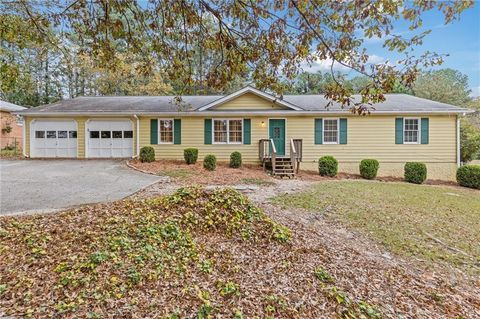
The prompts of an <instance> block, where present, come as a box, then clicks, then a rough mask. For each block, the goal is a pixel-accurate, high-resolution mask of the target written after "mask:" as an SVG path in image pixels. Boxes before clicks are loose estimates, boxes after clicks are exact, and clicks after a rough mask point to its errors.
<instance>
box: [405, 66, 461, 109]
mask: <svg viewBox="0 0 480 319" xmlns="http://www.w3.org/2000/svg"><path fill="white" fill-rule="evenodd" d="M413 92H414V94H415V95H416V96H418V97H423V98H426V99H430V100H433V101H438V102H443V103H448V104H453V105H458V106H465V104H466V103H467V102H468V101H469V100H470V97H469V94H470V90H469V89H468V76H467V75H465V74H462V73H461V72H460V71H457V70H453V69H441V70H435V71H428V72H426V73H423V74H422V75H420V76H419V77H418V79H417V80H416V81H415V84H414V86H413Z"/></svg>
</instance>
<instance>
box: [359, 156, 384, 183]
mask: <svg viewBox="0 0 480 319" xmlns="http://www.w3.org/2000/svg"><path fill="white" fill-rule="evenodd" d="M379 166H380V164H379V163H378V161H377V160H376V159H364V160H362V161H361V162H360V175H362V177H363V178H365V179H374V178H375V177H377V172H378V167H379Z"/></svg>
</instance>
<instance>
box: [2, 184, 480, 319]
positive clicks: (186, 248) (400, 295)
mask: <svg viewBox="0 0 480 319" xmlns="http://www.w3.org/2000/svg"><path fill="white" fill-rule="evenodd" d="M270 216H271V217H270ZM272 217H273V218H272ZM320 239H321V236H319V235H318V233H316V232H314V231H312V230H311V229H309V228H307V227H305V226H304V225H303V224H302V223H299V222H298V221H295V220H293V219H292V218H291V215H290V214H287V215H282V213H278V212H273V214H272V215H266V214H264V213H263V211H262V210H260V209H259V208H258V207H256V206H255V205H253V204H252V203H251V202H250V201H249V200H248V199H247V198H246V197H244V196H243V195H240V194H239V193H237V192H235V191H233V190H228V189H227V190H215V191H210V192H207V191H204V190H202V189H198V188H186V189H180V190H178V191H177V192H176V193H174V194H173V195H170V196H166V197H155V198H146V199H134V200H124V201H117V202H114V203H110V204H100V205H88V206H84V207H81V208H77V209H73V210H70V211H67V212H64V213H58V214H49V215H36V216H24V217H4V218H2V219H0V309H2V310H4V311H5V312H6V314H8V315H14V316H17V317H23V316H32V317H35V318H51V317H65V318H73V317H84V318H113V317H117V318H118V317H127V318H145V317H159V318H193V317H196V318H210V317H225V318H256V317H262V318H263V317H265V318H266V317H272V318H332V317H343V318H380V317H392V318H393V317H395V318H397V317H399V316H404V317H406V318H408V317H435V318H455V317H459V316H463V317H465V318H474V317H476V316H477V315H478V313H476V311H478V307H479V305H480V304H479V300H478V296H476V297H475V295H472V294H470V292H469V291H462V290H461V289H460V287H455V286H447V285H446V284H445V281H443V280H442V278H437V277H435V276H432V277H434V278H433V279H432V278H424V277H423V275H422V274H420V273H419V274H418V275H415V274H412V273H411V272H407V271H405V269H402V268H401V267H397V266H395V265H394V264H385V263H383V262H381V261H379V258H378V257H377V256H375V258H364V257H363V256H361V255H360V254H358V253H356V252H355V250H354V249H351V248H350V247H346V246H340V245H339V246H336V247H329V246H328V245H326V244H325V242H323V241H322V240H320ZM330 243H331V242H330Z"/></svg>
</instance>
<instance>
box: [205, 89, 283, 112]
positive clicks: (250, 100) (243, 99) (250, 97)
mask: <svg viewBox="0 0 480 319" xmlns="http://www.w3.org/2000/svg"><path fill="white" fill-rule="evenodd" d="M212 109H213V110H288V109H289V108H287V107H284V106H282V105H278V104H275V103H273V102H270V101H269V100H266V99H264V98H262V97H260V96H258V95H255V94H253V93H245V94H243V95H240V96H239V97H237V98H235V99H233V100H230V101H227V102H225V103H223V104H220V105H217V106H215V107H213V108H212Z"/></svg>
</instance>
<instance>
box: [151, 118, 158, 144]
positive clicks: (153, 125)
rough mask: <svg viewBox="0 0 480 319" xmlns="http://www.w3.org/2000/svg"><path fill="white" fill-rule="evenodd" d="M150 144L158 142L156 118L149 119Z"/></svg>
mask: <svg viewBox="0 0 480 319" xmlns="http://www.w3.org/2000/svg"><path fill="white" fill-rule="evenodd" d="M150 144H158V120H157V119H151V120H150Z"/></svg>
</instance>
